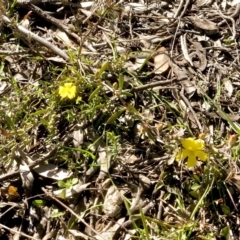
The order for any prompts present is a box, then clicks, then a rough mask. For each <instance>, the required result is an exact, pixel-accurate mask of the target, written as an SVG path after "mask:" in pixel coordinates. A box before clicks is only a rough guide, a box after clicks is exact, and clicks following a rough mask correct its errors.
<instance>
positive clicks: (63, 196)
mask: <svg viewBox="0 0 240 240" xmlns="http://www.w3.org/2000/svg"><path fill="white" fill-rule="evenodd" d="M61 198H62V199H65V198H66V188H65V189H63V190H62V192H61Z"/></svg>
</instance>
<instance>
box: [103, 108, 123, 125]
mask: <svg viewBox="0 0 240 240" xmlns="http://www.w3.org/2000/svg"><path fill="white" fill-rule="evenodd" d="M124 111H126V108H122V109H120V110H119V111H117V112H115V113H114V114H113V115H112V116H111V117H110V118H109V119H108V120H107V122H106V124H112V123H114V122H115V120H116V119H117V118H118V117H119V116H120V115H121V114H122V113H123V112H124Z"/></svg>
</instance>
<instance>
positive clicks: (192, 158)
mask: <svg viewBox="0 0 240 240" xmlns="http://www.w3.org/2000/svg"><path fill="white" fill-rule="evenodd" d="M196 164H197V159H196V157H195V156H194V155H189V156H188V161H187V167H188V168H190V167H195V166H196Z"/></svg>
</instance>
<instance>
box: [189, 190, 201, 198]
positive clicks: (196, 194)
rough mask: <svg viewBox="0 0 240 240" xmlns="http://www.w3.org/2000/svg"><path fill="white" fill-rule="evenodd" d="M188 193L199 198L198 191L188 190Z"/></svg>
mask: <svg viewBox="0 0 240 240" xmlns="http://www.w3.org/2000/svg"><path fill="white" fill-rule="evenodd" d="M189 194H190V195H191V196H193V197H194V198H196V199H199V193H198V192H196V191H191V192H189Z"/></svg>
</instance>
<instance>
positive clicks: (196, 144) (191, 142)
mask: <svg viewBox="0 0 240 240" xmlns="http://www.w3.org/2000/svg"><path fill="white" fill-rule="evenodd" d="M181 144H182V146H183V147H184V148H185V149H188V150H190V151H195V150H202V149H203V148H204V141H203V140H202V139H197V140H195V139H194V138H185V139H182V140H181Z"/></svg>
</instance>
